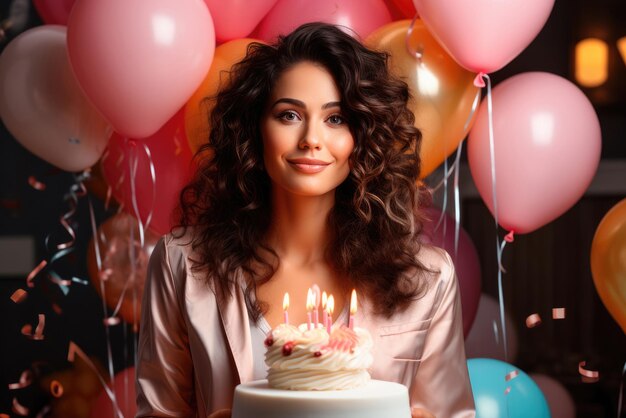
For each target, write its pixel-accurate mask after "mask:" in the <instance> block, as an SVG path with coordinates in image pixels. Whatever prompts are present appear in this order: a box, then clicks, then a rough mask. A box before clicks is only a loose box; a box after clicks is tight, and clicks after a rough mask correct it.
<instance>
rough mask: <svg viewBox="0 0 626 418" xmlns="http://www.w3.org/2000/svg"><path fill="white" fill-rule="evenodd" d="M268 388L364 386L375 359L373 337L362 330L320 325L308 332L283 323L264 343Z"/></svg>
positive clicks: (305, 329) (301, 388)
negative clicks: (328, 327)
mask: <svg viewBox="0 0 626 418" xmlns="http://www.w3.org/2000/svg"><path fill="white" fill-rule="evenodd" d="M265 345H266V347H267V352H266V353H265V363H266V364H267V366H268V368H269V370H268V375H267V379H268V381H269V385H270V386H271V387H273V388H277V389H290V390H340V389H351V388H355V387H358V386H361V385H364V384H365V383H366V382H368V381H369V380H370V375H369V373H368V372H367V369H368V368H369V367H370V366H371V364H372V361H373V357H372V354H371V351H372V337H371V336H370V334H369V332H368V331H367V330H365V329H362V328H354V329H349V328H347V327H345V326H341V327H335V328H333V329H332V331H331V334H330V335H329V334H328V332H327V331H326V329H325V328H323V327H322V326H321V325H320V326H319V327H317V328H313V329H310V330H308V329H307V326H306V324H303V325H300V327H295V326H293V325H285V324H281V325H279V326H277V327H276V328H274V329H273V330H272V331H271V332H270V333H269V334H268V336H267V339H266V340H265Z"/></svg>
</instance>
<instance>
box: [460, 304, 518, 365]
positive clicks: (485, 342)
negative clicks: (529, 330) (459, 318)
mask: <svg viewBox="0 0 626 418" xmlns="http://www.w3.org/2000/svg"><path fill="white" fill-rule="evenodd" d="M504 323H505V325H506V341H507V351H508V360H506V361H508V362H509V363H515V359H516V358H517V351H518V347H517V330H516V329H515V325H514V323H513V320H512V319H511V317H510V316H509V315H508V313H507V312H506V311H505V313H504ZM494 326H495V327H496V329H497V336H496V331H495V330H494ZM465 355H466V356H467V358H493V359H497V360H502V361H505V359H504V357H505V356H504V345H503V344H502V327H501V325H500V305H499V303H498V301H497V300H496V299H494V298H492V297H491V296H489V295H487V294H484V293H483V294H482V295H480V302H479V303H478V312H477V313H476V319H475V320H474V324H473V325H472V329H470V332H469V334H468V335H467V337H466V338H465Z"/></svg>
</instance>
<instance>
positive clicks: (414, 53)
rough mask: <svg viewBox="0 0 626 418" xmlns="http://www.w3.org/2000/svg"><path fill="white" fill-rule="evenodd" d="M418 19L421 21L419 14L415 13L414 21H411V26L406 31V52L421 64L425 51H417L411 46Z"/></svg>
mask: <svg viewBox="0 0 626 418" xmlns="http://www.w3.org/2000/svg"><path fill="white" fill-rule="evenodd" d="M417 19H419V14H417V13H415V16H414V17H413V20H411V24H410V25H409V28H408V29H407V31H406V36H405V37H404V46H405V47H406V51H407V52H408V53H409V55H411V56H412V57H415V58H417V59H418V60H419V61H420V62H421V61H422V56H423V54H424V51H416V50H414V49H413V47H412V46H411V35H412V34H413V29H414V28H415V22H417Z"/></svg>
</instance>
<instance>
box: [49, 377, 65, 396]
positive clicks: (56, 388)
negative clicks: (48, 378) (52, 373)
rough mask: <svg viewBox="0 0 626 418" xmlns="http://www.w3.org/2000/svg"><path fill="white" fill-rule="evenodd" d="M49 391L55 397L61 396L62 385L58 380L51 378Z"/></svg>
mask: <svg viewBox="0 0 626 418" xmlns="http://www.w3.org/2000/svg"><path fill="white" fill-rule="evenodd" d="M50 393H51V394H52V396H54V397H55V398H60V397H61V396H63V385H62V384H61V382H59V381H58V380H53V381H52V382H50Z"/></svg>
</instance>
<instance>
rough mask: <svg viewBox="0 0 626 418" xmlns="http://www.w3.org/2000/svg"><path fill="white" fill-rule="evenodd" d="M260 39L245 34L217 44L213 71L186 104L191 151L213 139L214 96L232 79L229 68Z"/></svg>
mask: <svg viewBox="0 0 626 418" xmlns="http://www.w3.org/2000/svg"><path fill="white" fill-rule="evenodd" d="M252 42H260V43H263V42H262V41H258V40H256V39H250V38H242V39H235V40H233V41H230V42H226V43H223V44H222V45H220V46H218V47H217V48H215V55H214V56H213V61H212V63H211V68H210V69H209V72H208V73H207V75H206V76H205V77H204V80H203V81H202V84H200V87H198V89H197V90H196V92H195V93H194V94H193V96H191V98H190V99H189V100H188V101H187V104H186V105H185V132H186V133H187V140H188V141H189V146H190V148H191V151H193V153H194V154H195V153H196V152H197V151H198V149H199V148H200V146H201V145H203V144H205V143H206V142H207V141H208V139H209V131H210V127H209V115H210V113H211V110H212V109H213V97H214V96H215V95H216V94H217V93H218V92H219V89H220V88H221V87H223V86H224V85H225V83H226V82H227V81H228V78H227V77H228V72H229V71H230V69H231V67H232V66H233V64H236V63H238V62H239V61H241V60H242V59H243V58H245V56H246V51H247V49H248V45H250V43H252Z"/></svg>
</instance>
